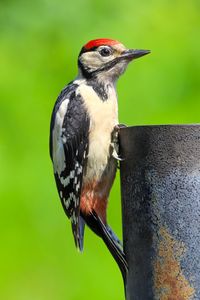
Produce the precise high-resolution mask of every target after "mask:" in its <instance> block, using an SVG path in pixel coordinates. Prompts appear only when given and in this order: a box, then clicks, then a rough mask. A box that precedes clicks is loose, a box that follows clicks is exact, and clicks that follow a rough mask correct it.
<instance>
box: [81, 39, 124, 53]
mask: <svg viewBox="0 0 200 300" xmlns="http://www.w3.org/2000/svg"><path fill="white" fill-rule="evenodd" d="M116 44H121V43H120V42H119V41H116V40H111V39H96V40H92V41H89V42H88V43H87V44H85V45H84V46H83V47H84V49H86V50H90V49H92V48H94V47H99V46H103V45H108V46H113V45H116Z"/></svg>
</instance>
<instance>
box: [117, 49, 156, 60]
mask: <svg viewBox="0 0 200 300" xmlns="http://www.w3.org/2000/svg"><path fill="white" fill-rule="evenodd" d="M150 52H151V51H150V50H138V49H127V50H125V51H123V52H122V54H121V58H123V59H127V60H133V59H136V58H139V57H141V56H144V55H147V54H149V53H150Z"/></svg>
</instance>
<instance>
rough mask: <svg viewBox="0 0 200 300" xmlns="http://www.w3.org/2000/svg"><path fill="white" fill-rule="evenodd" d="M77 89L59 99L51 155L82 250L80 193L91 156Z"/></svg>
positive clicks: (70, 87) (72, 87)
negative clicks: (87, 159) (87, 160)
mask: <svg viewBox="0 0 200 300" xmlns="http://www.w3.org/2000/svg"><path fill="white" fill-rule="evenodd" d="M76 88H77V85H75V84H73V83H71V84H69V85H68V86H67V87H66V88H65V89H64V90H63V91H62V92H61V94H60V96H59V97H58V99H57V101H56V104H55V107H54V110H53V114H52V120H51V134H50V155H51V159H52V162H53V167H54V175H55V180H56V185H57V189H58V192H59V196H60V199H61V202H62V206H63V208H64V210H65V213H66V214H67V216H68V217H69V218H70V220H71V223H72V231H73V235H74V239H75V243H76V246H77V247H78V248H79V249H80V250H82V248H83V231H84V221H83V220H82V218H81V217H80V193H81V186H82V178H83V172H84V166H85V162H86V157H87V152H88V133H89V118H88V115H87V112H86V109H85V108H84V105H83V101H82V98H81V96H80V95H79V94H77V95H76Z"/></svg>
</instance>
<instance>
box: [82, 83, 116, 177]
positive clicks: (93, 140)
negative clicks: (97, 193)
mask: <svg viewBox="0 0 200 300" xmlns="http://www.w3.org/2000/svg"><path fill="white" fill-rule="evenodd" d="M77 93H80V94H81V96H82V98H83V100H84V103H85V107H86V109H87V111H88V113H89V117H90V132H89V153H88V161H87V173H86V176H85V179H84V181H85V182H87V181H90V180H91V179H97V180H98V179H100V177H101V175H102V173H103V171H104V170H105V168H106V166H107V163H108V159H109V157H110V143H111V132H112V131H113V128H114V126H115V125H116V124H118V104H117V96H116V92H115V88H114V87H113V88H110V90H109V92H108V99H107V100H106V101H102V100H101V99H100V98H99V97H98V95H97V94H96V92H95V91H94V90H93V88H92V87H90V86H87V85H80V86H79V87H78V89H77Z"/></svg>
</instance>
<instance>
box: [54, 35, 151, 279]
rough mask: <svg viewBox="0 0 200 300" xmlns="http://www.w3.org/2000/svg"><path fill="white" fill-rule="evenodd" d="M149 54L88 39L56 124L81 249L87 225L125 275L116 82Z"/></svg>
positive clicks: (58, 174)
mask: <svg viewBox="0 0 200 300" xmlns="http://www.w3.org/2000/svg"><path fill="white" fill-rule="evenodd" d="M148 53H150V51H149V50H139V49H128V48H126V47H125V46H124V45H123V44H122V43H121V42H119V41H117V40H114V39H108V38H99V39H95V40H91V41H89V42H87V43H86V44H85V45H84V46H83V47H82V48H81V51H80V53H79V56H78V76H77V77H76V78H75V79H74V80H73V81H71V82H70V83H69V84H68V85H67V86H66V87H65V88H64V89H63V90H62V91H61V93H60V95H59V96H58V98H57V101H56V103H55V105H54V108H53V112H52V116H51V125H50V156H51V160H52V163H53V170H54V176H55V181H56V185H57V190H58V193H59V197H60V200H61V203H62V206H63V209H64V211H65V213H66V215H67V217H68V218H69V219H70V220H71V226H72V232H73V236H74V240H75V244H76V247H77V248H78V249H79V250H80V251H82V250H83V240H84V228H85V224H86V225H88V226H89V228H90V229H91V230H92V231H93V232H94V233H95V234H97V235H98V236H99V237H100V238H102V239H103V241H104V243H105V244H106V246H107V248H108V249H109V251H110V252H111V254H112V255H113V257H114V259H115V260H116V262H117V263H118V265H119V267H120V270H121V272H122V275H123V278H124V279H125V277H126V274H127V270H128V266H127V262H126V258H125V254H124V252H123V247H122V244H121V242H120V240H119V239H118V238H117V236H116V235H115V233H114V232H113V230H112V229H111V227H110V226H109V225H108V222H107V215H106V211H107V205H108V198H109V193H110V190H111V187H112V185H113V182H114V179H115V175H116V171H117V166H118V160H120V159H121V158H120V154H119V146H118V133H119V129H120V125H119V121H118V99H117V92H116V82H117V80H118V78H119V77H120V76H121V75H122V74H123V73H124V71H125V70H126V68H127V66H128V64H129V63H130V62H131V61H133V60H135V59H137V58H139V57H142V56H144V55H146V54H148Z"/></svg>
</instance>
